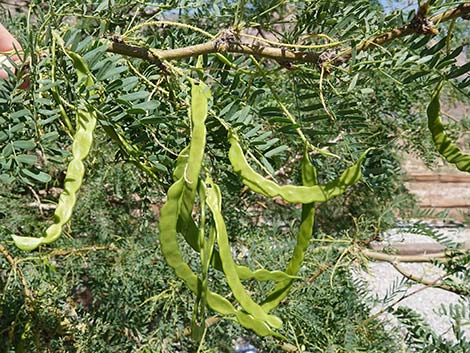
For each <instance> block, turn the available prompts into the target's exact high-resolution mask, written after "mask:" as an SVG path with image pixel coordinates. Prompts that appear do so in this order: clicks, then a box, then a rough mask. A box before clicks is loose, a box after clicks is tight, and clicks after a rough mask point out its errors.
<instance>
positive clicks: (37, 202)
mask: <svg viewBox="0 0 470 353" xmlns="http://www.w3.org/2000/svg"><path fill="white" fill-rule="evenodd" d="M28 189H29V191H31V193H32V194H33V196H34V198H35V199H36V202H33V203H30V204H28V206H30V205H33V207H34V206H38V208H39V213H41V216H44V212H42V210H43V209H44V208H43V207H42V205H43V204H42V203H41V199H40V198H39V195H38V194H37V193H36V191H35V190H34V189H33V188H32V187H31V186H29V185H28Z"/></svg>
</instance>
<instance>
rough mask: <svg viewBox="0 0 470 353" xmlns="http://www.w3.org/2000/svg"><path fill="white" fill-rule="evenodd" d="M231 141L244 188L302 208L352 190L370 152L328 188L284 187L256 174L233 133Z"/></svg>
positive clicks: (237, 169) (232, 152)
mask: <svg viewBox="0 0 470 353" xmlns="http://www.w3.org/2000/svg"><path fill="white" fill-rule="evenodd" d="M229 141H230V144H231V147H230V151H229V159H230V163H231V164H232V167H233V169H234V171H235V172H236V173H237V174H238V175H239V176H240V177H241V179H242V182H243V184H245V185H246V186H248V187H249V188H250V189H251V190H252V191H254V192H257V193H259V194H262V195H265V196H268V197H276V196H280V197H282V198H283V199H284V200H285V201H287V202H291V203H302V204H308V203H312V202H325V201H327V200H329V199H331V198H333V197H335V196H338V195H341V194H342V193H344V192H345V191H346V189H347V187H348V186H350V185H353V184H355V183H356V182H357V181H358V180H359V179H360V178H361V176H362V175H361V163H362V161H363V160H364V158H365V156H366V154H367V152H368V151H369V150H367V151H365V152H364V153H363V154H362V155H361V156H360V157H359V159H358V160H357V162H356V163H355V164H354V165H352V166H351V167H349V168H348V169H346V170H345V171H344V172H343V174H341V176H340V177H339V178H337V179H335V180H333V181H330V182H329V183H327V184H325V185H312V186H295V185H283V186H280V185H278V184H276V183H275V182H273V181H272V180H268V179H266V178H264V177H263V176H262V175H260V174H258V173H256V172H255V171H254V170H253V169H252V168H251V167H250V165H249V164H248V162H247V160H246V158H245V155H244V154H243V150H242V148H241V146H240V144H239V142H238V138H237V137H236V135H235V134H234V133H233V132H229Z"/></svg>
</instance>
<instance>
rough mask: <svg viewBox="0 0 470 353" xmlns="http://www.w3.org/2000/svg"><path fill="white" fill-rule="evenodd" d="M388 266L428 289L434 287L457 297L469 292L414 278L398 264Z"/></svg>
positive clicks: (393, 263) (392, 263)
mask: <svg viewBox="0 0 470 353" xmlns="http://www.w3.org/2000/svg"><path fill="white" fill-rule="evenodd" d="M390 264H391V265H392V266H393V267H394V268H395V270H397V271H398V272H399V273H400V274H401V275H402V276H403V277H406V278H408V279H410V280H412V281H414V282H417V283H420V284H423V285H425V286H428V287H435V288H440V289H443V290H446V291H448V292H452V293H456V294H459V295H469V291H468V290H467V289H464V288H455V287H452V286H449V285H446V284H443V283H438V282H436V281H429V280H427V279H424V278H422V277H418V276H415V275H414V274H412V273H409V272H406V271H405V270H404V269H403V268H402V267H400V265H399V263H398V262H390Z"/></svg>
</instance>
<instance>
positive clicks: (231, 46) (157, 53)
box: [108, 3, 470, 65]
mask: <svg viewBox="0 0 470 353" xmlns="http://www.w3.org/2000/svg"><path fill="white" fill-rule="evenodd" d="M456 18H462V19H466V20H469V19H470V3H464V4H460V5H459V6H457V7H455V8H453V9H450V10H447V11H445V12H443V13H441V14H438V15H435V16H433V17H430V18H427V17H424V16H422V15H420V14H418V15H417V16H415V18H414V19H413V20H412V21H411V23H410V24H408V25H406V26H404V27H400V28H395V29H392V30H390V31H387V32H384V33H382V34H379V35H377V36H374V37H371V38H369V39H366V40H364V41H363V42H362V43H361V44H359V45H358V46H357V47H356V48H355V50H356V52H360V51H365V50H369V49H375V48H377V47H380V46H382V45H383V44H386V43H388V42H391V41H393V40H394V39H397V38H402V37H405V36H409V35H412V34H423V35H425V34H431V35H434V34H436V33H437V29H436V28H435V27H434V26H435V25H436V24H439V23H442V22H446V21H450V20H453V19H456ZM108 51H109V52H113V53H117V54H121V55H125V56H130V57H134V58H140V59H143V60H146V61H149V62H151V63H154V64H158V65H161V64H162V61H164V60H179V59H185V58H189V57H196V56H199V55H204V54H215V53H226V52H227V53H237V54H244V55H254V56H257V57H263V58H267V59H273V60H277V61H288V62H306V63H318V64H323V63H324V62H330V63H333V64H335V65H339V64H343V63H345V62H347V61H348V60H349V59H350V58H351V56H352V51H353V49H352V48H349V49H346V50H344V51H343V52H341V53H340V54H339V55H335V54H333V55H332V54H331V53H332V52H331V51H325V52H323V53H314V52H309V51H299V50H288V49H286V48H282V47H279V48H278V47H270V46H264V45H253V44H245V43H241V42H239V41H238V40H233V39H224V38H222V37H221V38H217V39H215V40H212V41H209V42H206V43H202V44H197V45H191V46H188V47H183V48H177V49H167V50H161V49H147V48H142V47H138V46H133V45H129V44H126V43H124V42H122V41H113V42H111V43H110V44H109V47H108Z"/></svg>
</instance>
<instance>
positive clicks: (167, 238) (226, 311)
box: [159, 178, 285, 339]
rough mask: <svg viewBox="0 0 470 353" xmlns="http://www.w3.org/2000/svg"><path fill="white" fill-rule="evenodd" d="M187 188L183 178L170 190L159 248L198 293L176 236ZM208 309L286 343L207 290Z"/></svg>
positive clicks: (264, 324) (196, 283)
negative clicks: (181, 204)
mask: <svg viewBox="0 0 470 353" xmlns="http://www.w3.org/2000/svg"><path fill="white" fill-rule="evenodd" d="M185 184H186V183H185V180H184V178H181V179H179V180H177V181H176V182H175V183H174V184H173V185H172V186H171V187H170V189H169V190H168V193H167V201H166V203H165V204H164V205H163V207H162V208H161V210H160V224H159V229H160V246H161V250H162V253H163V256H164V257H165V260H166V262H167V263H168V264H169V265H170V266H171V267H172V268H173V270H174V271H175V273H176V275H177V276H178V277H179V278H180V279H182V280H183V281H184V282H185V283H186V285H187V286H188V288H189V289H190V290H191V291H192V292H193V293H197V292H198V285H199V281H200V280H199V278H198V277H197V276H196V274H195V273H194V272H193V271H192V270H191V268H190V267H189V266H188V264H187V263H185V262H184V260H183V257H182V254H181V250H180V248H179V246H178V242H177V236H176V235H177V230H176V228H177V219H178V216H179V210H180V207H179V206H180V203H181V202H180V201H181V198H182V197H183V194H184V193H183V190H184V188H185V187H186V185H185ZM207 305H208V306H209V307H210V308H211V309H213V310H214V311H216V312H218V313H220V314H222V315H227V316H232V315H233V316H235V317H236V318H237V321H238V322H240V324H242V325H243V326H245V327H247V328H249V329H251V330H253V331H254V332H255V333H256V334H258V335H260V336H275V337H279V338H281V339H285V337H284V336H282V335H280V334H278V333H276V332H274V331H272V330H271V329H270V328H269V327H268V326H267V325H266V323H265V322H263V321H261V320H258V319H256V318H254V317H252V316H251V315H249V314H247V313H244V312H242V311H240V310H236V309H235V308H234V306H233V305H232V304H231V303H230V302H229V301H228V300H227V299H225V298H224V297H222V296H221V295H219V294H216V293H214V292H212V291H210V290H209V289H208V290H207Z"/></svg>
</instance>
